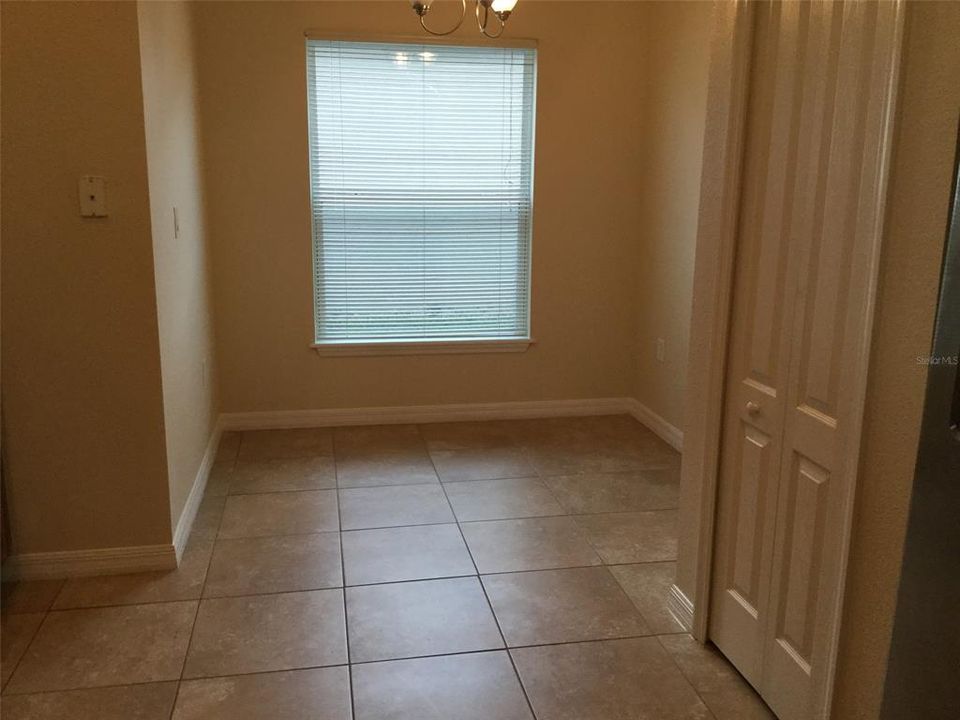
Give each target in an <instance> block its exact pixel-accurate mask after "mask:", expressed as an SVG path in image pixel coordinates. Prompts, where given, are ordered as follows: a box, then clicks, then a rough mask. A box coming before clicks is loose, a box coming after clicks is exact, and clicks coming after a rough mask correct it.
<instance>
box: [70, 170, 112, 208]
mask: <svg viewBox="0 0 960 720" xmlns="http://www.w3.org/2000/svg"><path fill="white" fill-rule="evenodd" d="M77 197H78V198H79V200H80V216H81V217H106V216H107V181H106V179H105V178H102V177H100V176H99V175H84V176H83V177H81V178H80V181H79V182H78V183H77Z"/></svg>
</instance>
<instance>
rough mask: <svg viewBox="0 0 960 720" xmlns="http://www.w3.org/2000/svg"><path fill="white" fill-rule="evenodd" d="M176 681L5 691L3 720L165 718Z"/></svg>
mask: <svg viewBox="0 0 960 720" xmlns="http://www.w3.org/2000/svg"><path fill="white" fill-rule="evenodd" d="M176 696H177V683H176V682H162V683H145V684H143V685H125V686H120V687H105V688H90V689H87V690H69V691H66V692H51V693H39V694H36V695H5V696H4V697H3V704H2V707H3V713H2V714H3V718H4V720H168V719H169V717H170V710H171V708H172V707H173V699H174V698H175V697H176Z"/></svg>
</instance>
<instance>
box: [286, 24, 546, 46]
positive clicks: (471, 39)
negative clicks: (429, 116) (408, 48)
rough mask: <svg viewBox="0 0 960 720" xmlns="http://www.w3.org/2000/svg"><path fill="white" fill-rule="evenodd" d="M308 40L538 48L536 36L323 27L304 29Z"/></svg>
mask: <svg viewBox="0 0 960 720" xmlns="http://www.w3.org/2000/svg"><path fill="white" fill-rule="evenodd" d="M303 35H304V37H305V38H307V40H330V41H340V42H369V43H407V44H410V45H453V46H455V47H505V48H532V49H536V48H537V46H538V44H539V43H538V42H537V40H536V38H522V37H509V36H503V37H500V38H496V39H494V38H487V37H484V36H482V35H448V36H445V37H439V36H437V35H404V34H390V33H362V32H361V33H338V32H330V31H329V30H324V29H322V28H307V29H306V30H304V31H303Z"/></svg>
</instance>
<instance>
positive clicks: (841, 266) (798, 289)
mask: <svg viewBox="0 0 960 720" xmlns="http://www.w3.org/2000/svg"><path fill="white" fill-rule="evenodd" d="M899 11H900V10H899V5H898V4H894V3H862V2H844V3H839V2H838V3H827V2H821V3H793V2H783V3H771V4H763V5H758V6H757V7H756V9H755V13H756V16H755V26H754V44H753V55H752V62H751V77H750V92H749V105H748V109H747V113H748V119H747V125H746V133H747V136H746V138H745V143H744V147H745V155H744V158H743V162H744V164H743V176H742V177H743V179H742V190H741V206H740V220H739V225H738V236H737V256H736V266H735V278H734V290H733V306H732V315H731V326H730V341H729V347H728V359H727V380H726V394H725V397H726V399H725V406H724V427H723V438H722V444H721V465H720V475H719V488H718V506H717V529H716V541H715V546H714V561H713V581H712V592H711V607H710V626H709V636H710V639H711V640H713V642H714V643H716V645H717V646H718V647H719V648H720V649H721V650H722V651H723V652H724V654H725V655H727V657H728V658H730V660H731V661H732V662H733V663H734V665H736V667H737V668H738V669H739V670H740V671H741V672H742V673H743V675H744V676H745V677H746V678H747V679H748V680H749V681H750V682H751V683H752V684H753V685H754V687H756V688H757V690H758V691H759V692H760V694H761V696H762V697H763V698H764V699H765V700H766V701H767V703H768V704H769V705H770V706H771V708H772V709H773V710H774V711H775V712H776V713H777V715H778V716H779V717H781V718H782V720H810V718H813V717H817V716H818V714H819V713H821V712H822V708H817V707H814V706H813V705H812V698H814V697H817V696H818V693H817V690H818V689H819V690H823V688H825V687H827V686H828V685H829V682H830V678H831V676H832V667H829V666H830V662H831V660H830V659H831V658H832V656H833V654H832V648H833V646H834V645H835V632H836V627H837V622H838V619H839V590H840V587H841V583H842V573H843V566H844V562H845V553H846V546H847V535H846V533H847V530H848V528H847V527H846V518H848V516H849V513H848V512H847V510H848V509H849V503H850V502H851V499H852V488H853V481H854V479H855V467H851V466H850V464H849V462H848V461H847V458H848V457H851V456H853V457H855V453H851V452H849V450H850V448H851V447H855V446H856V445H858V444H859V436H860V421H861V409H862V397H861V395H862V387H863V384H864V383H863V380H864V374H865V372H866V356H867V351H868V349H869V348H868V337H869V325H870V323H869V320H870V317H871V314H872V295H873V283H874V278H875V275H876V259H877V254H878V250H879V233H880V225H879V218H880V217H881V216H882V212H880V210H881V209H882V198H883V190H884V179H885V178H884V172H883V169H884V168H885V165H886V163H885V161H886V152H885V148H886V146H887V144H888V143H887V140H886V138H887V123H888V118H889V108H890V105H891V100H892V93H893V83H892V77H891V76H892V74H893V69H894V67H895V64H894V61H895V58H896V45H897V39H898V32H897V28H898V24H899V20H898V13H899ZM851 444H852V445H851ZM817 684H819V688H817V687H815V686H817ZM820 694H821V695H822V694H823V693H822V692H821V693H820Z"/></svg>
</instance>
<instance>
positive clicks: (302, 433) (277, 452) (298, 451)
mask: <svg viewBox="0 0 960 720" xmlns="http://www.w3.org/2000/svg"><path fill="white" fill-rule="evenodd" d="M318 455H327V456H331V455H333V431H332V430H331V429H330V428H295V429H293V430H250V431H247V432H244V433H243V436H242V438H241V440H240V451H239V452H238V453H237V459H238V460H270V459H277V458H295V457H316V456H318Z"/></svg>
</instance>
